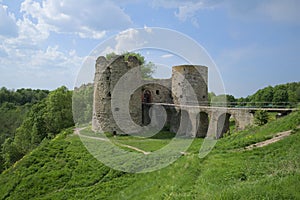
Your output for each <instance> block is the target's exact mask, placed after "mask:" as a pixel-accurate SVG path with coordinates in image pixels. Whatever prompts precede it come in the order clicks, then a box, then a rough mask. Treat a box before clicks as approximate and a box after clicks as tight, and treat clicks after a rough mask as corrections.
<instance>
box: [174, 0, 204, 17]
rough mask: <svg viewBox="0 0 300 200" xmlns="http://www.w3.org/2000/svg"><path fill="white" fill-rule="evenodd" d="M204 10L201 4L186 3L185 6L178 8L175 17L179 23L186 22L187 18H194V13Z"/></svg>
mask: <svg viewBox="0 0 300 200" xmlns="http://www.w3.org/2000/svg"><path fill="white" fill-rule="evenodd" d="M203 8H204V4H203V2H201V1H200V2H197V3H192V2H187V3H186V4H185V5H182V6H179V7H178V12H176V13H175V16H176V17H178V19H179V20H181V21H186V20H187V19H188V18H191V17H194V15H195V13H196V12H197V11H199V10H201V9H203Z"/></svg>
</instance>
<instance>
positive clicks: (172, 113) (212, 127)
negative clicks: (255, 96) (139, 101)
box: [143, 103, 296, 138]
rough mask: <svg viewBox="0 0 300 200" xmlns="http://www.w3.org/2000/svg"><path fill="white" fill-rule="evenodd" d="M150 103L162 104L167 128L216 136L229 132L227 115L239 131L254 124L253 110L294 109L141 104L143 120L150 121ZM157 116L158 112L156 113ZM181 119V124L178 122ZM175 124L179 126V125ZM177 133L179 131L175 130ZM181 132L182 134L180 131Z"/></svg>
mask: <svg viewBox="0 0 300 200" xmlns="http://www.w3.org/2000/svg"><path fill="white" fill-rule="evenodd" d="M151 106H163V107H164V108H165V110H166V112H167V124H168V125H169V127H170V131H172V132H178V130H179V129H182V130H184V131H185V133H187V132H188V133H192V134H195V135H191V136H193V137H213V138H220V137H222V136H223V134H224V133H227V132H229V131H230V129H229V126H230V122H229V120H230V118H231V117H232V118H233V119H234V121H235V128H236V130H243V129H245V128H246V127H247V126H249V125H252V124H253V123H254V113H255V112H256V111H258V110H265V111H267V112H276V113H280V114H281V115H286V114H288V113H290V112H292V111H294V110H296V108H254V107H253V108H249V107H241V108H236V107H213V106H195V105H176V104H167V103H144V104H143V109H145V112H143V123H144V124H147V123H149V122H150V117H149V116H150V115H149V110H150V108H151ZM156 115H159V113H156ZM180 122H181V123H180ZM180 124H181V125H180ZM179 125H180V126H181V127H179ZM179 132H180V131H179ZM183 134H184V133H183Z"/></svg>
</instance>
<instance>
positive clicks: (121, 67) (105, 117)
mask: <svg viewBox="0 0 300 200" xmlns="http://www.w3.org/2000/svg"><path fill="white" fill-rule="evenodd" d="M139 64H140V63H139V61H138V59H137V58H136V57H134V56H129V57H128V60H125V58H124V56H114V57H112V58H111V59H109V60H107V59H106V58H105V57H104V56H100V57H99V58H98V59H97V61H96V66H95V70H96V72H95V79H94V102H93V120H92V129H93V130H94V131H99V130H101V131H102V132H110V133H113V134H122V130H120V128H119V127H118V125H117V124H116V122H115V120H114V118H113V115H112V108H111V102H112V98H118V97H112V94H113V90H114V88H115V86H116V84H117V82H118V81H119V80H120V78H121V77H122V76H123V75H125V74H126V73H127V72H128V71H129V70H131V69H133V68H135V67H138V66H139ZM136 78H137V79H140V75H137V77H136ZM140 99H141V89H140V90H136V91H135V92H134V93H133V94H132V95H131V99H130V102H129V105H128V106H129V111H130V115H131V118H132V120H133V121H134V122H135V123H137V124H140V123H141V119H142V104H141V100H140ZM126 106H127V105H126ZM114 109H115V111H118V110H117V109H120V108H114Z"/></svg>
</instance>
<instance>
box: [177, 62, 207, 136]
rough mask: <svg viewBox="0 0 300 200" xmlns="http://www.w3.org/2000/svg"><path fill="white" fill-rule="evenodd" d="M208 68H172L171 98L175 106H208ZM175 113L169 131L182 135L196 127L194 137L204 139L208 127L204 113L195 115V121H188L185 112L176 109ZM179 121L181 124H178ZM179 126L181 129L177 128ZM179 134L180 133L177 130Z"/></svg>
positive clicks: (189, 66)
mask: <svg viewBox="0 0 300 200" xmlns="http://www.w3.org/2000/svg"><path fill="white" fill-rule="evenodd" d="M207 83H208V68H207V67H205V66H201V65H179V66H174V67H173V68H172V96H173V101H174V104H175V105H178V106H180V105H191V106H207V105H208V86H207ZM176 110H177V112H176V113H175V114H174V116H173V120H172V121H171V131H172V132H178V130H179V129H180V128H181V129H182V130H183V133H182V134H185V135H189V134H194V133H192V132H191V131H192V127H196V135H191V136H196V137H205V135H206V133H207V129H208V125H209V121H208V115H207V114H206V113H202V112H200V113H196V117H197V120H196V121H191V120H190V119H193V118H195V116H190V115H191V113H188V112H187V111H186V110H182V109H181V108H180V107H176ZM180 121H181V122H182V123H180ZM179 125H180V126H181V127H179ZM179 132H181V131H180V130H179Z"/></svg>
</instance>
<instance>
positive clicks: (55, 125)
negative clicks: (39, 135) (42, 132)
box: [43, 86, 74, 134]
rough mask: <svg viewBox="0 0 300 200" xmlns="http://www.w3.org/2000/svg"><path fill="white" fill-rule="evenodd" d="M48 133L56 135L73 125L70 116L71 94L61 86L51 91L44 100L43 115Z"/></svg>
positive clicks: (71, 116) (71, 115)
mask: <svg viewBox="0 0 300 200" xmlns="http://www.w3.org/2000/svg"><path fill="white" fill-rule="evenodd" d="M43 117H44V119H45V123H46V128H47V131H48V133H52V134H57V133H59V132H60V131H61V130H62V129H64V128H68V127H71V126H73V125H74V121H73V114H72V92H71V91H68V89H67V88H66V87H65V86H62V87H60V88H58V89H56V90H54V91H52V92H51V93H50V94H49V96H48V98H47V99H46V110H45V113H44V115H43Z"/></svg>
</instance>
